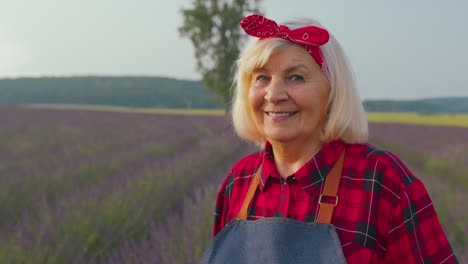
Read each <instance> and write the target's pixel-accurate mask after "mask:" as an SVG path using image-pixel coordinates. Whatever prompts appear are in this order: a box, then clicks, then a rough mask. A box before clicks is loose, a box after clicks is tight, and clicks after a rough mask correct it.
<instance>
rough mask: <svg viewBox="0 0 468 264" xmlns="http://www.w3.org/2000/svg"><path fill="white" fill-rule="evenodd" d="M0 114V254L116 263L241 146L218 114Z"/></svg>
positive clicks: (216, 177)
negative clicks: (205, 115) (209, 115)
mask: <svg viewBox="0 0 468 264" xmlns="http://www.w3.org/2000/svg"><path fill="white" fill-rule="evenodd" d="M0 123H1V124H2V129H1V132H0V133H1V135H0V149H1V151H0V158H1V160H2V162H1V167H0V181H1V184H0V204H2V208H1V209H0V210H1V211H0V216H1V217H0V260H2V263H5V262H6V263H70V262H72V261H75V262H85V263H88V262H90V261H93V260H99V259H101V260H105V261H106V262H109V261H111V260H112V259H111V257H112V256H118V257H117V258H119V259H120V260H117V261H116V262H122V261H123V260H122V256H131V255H132V252H128V251H129V248H132V247H131V245H135V243H138V245H144V241H147V240H148V239H150V238H151V237H153V239H154V237H158V239H168V238H167V237H166V238H161V237H160V236H161V234H164V232H163V231H164V230H165V229H164V230H163V231H160V232H162V233H154V231H152V230H155V228H156V226H159V225H161V224H163V223H165V222H167V221H168V220H171V221H177V219H178V218H179V215H180V214H183V213H184V210H183V203H184V197H185V199H186V200H187V199H189V200H190V199H197V197H200V194H197V192H200V190H201V189H200V188H202V187H201V186H206V185H212V186H215V185H218V184H219V182H220V180H221V179H222V178H223V174H224V173H225V172H226V171H227V169H228V167H229V166H230V165H231V164H232V163H233V162H234V161H235V160H236V159H238V157H239V156H240V155H242V153H244V151H245V150H246V149H247V148H246V146H245V144H242V143H241V142H238V141H237V140H236V139H235V137H234V136H233V135H232V133H230V132H228V131H229V130H228V129H226V126H227V123H226V122H225V121H224V119H222V118H219V117H189V116H177V115H143V114H138V115H136V114H129V113H105V112H92V111H63V110H62V111H54V110H30V109H0ZM213 188H214V187H212V189H213ZM211 196H212V195H211ZM211 196H210V199H212V198H211ZM190 197H194V198H190ZM209 207H210V210H211V211H212V206H211V205H210V206H209ZM206 208H208V207H206ZM207 210H208V209H207ZM200 212H202V211H200ZM202 215H206V212H205V211H203V214H202ZM168 216H170V217H169V218H168ZM210 218H212V214H210ZM202 222H203V223H205V221H202ZM171 224H172V225H173V224H177V223H171ZM174 227H176V228H175V229H174ZM156 229H157V228H156ZM173 229H174V230H178V231H181V230H182V229H180V226H173ZM197 230H198V229H197ZM201 231H203V232H201ZM201 231H200V233H199V234H203V235H204V236H205V239H206V240H207V239H209V233H210V232H209V231H208V230H207V229H204V230H201ZM158 232H159V231H158ZM155 234H156V235H155ZM172 237H173V236H170V237H169V239H170V238H172ZM182 237H184V240H186V239H187V236H185V234H184V235H183V236H182ZM177 243H179V245H180V241H177ZM153 246H154V243H153ZM133 248H135V247H133ZM180 251H181V250H180V249H178V252H180ZM121 252H124V253H123V255H122V253H121ZM133 252H134V253H135V252H137V250H136V249H134V250H133ZM154 252H168V251H167V250H162V251H160V250H156V249H155V251H154ZM174 254H175V253H174ZM114 258H115V257H114ZM184 262H185V261H184ZM127 263H128V262H127ZM163 263H168V262H166V261H163Z"/></svg>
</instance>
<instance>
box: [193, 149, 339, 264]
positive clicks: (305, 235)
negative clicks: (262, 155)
mask: <svg viewBox="0 0 468 264" xmlns="http://www.w3.org/2000/svg"><path fill="white" fill-rule="evenodd" d="M343 157H344V152H343V153H342V154H341V156H340V158H339V159H338V161H337V162H336V163H335V165H334V167H333V168H332V171H331V172H330V174H328V176H327V178H326V181H325V186H324V191H323V192H322V195H321V196H320V198H319V203H320V205H319V215H318V217H317V222H300V221H297V220H294V219H290V218H283V217H268V218H263V219H259V220H256V221H249V220H246V215H247V208H248V206H249V204H250V202H251V200H252V197H253V194H254V193H255V189H256V188H257V186H258V182H259V178H260V173H259V171H260V169H259V170H258V171H257V173H256V175H255V177H254V179H253V180H252V183H251V185H250V187H249V191H248V192H247V195H246V198H245V199H244V203H243V205H242V208H241V210H240V212H239V216H238V217H237V219H235V220H233V221H231V222H230V223H229V224H228V225H227V226H225V227H224V228H223V230H221V232H219V233H218V234H217V235H216V237H215V238H214V239H213V241H212V242H211V245H210V246H209V248H208V250H207V251H206V252H205V254H204V255H203V258H202V261H201V263H203V264H218V263H219V264H221V263H223V264H224V263H233V264H250V263H252V264H263V263H268V264H275V263H278V264H280V263H329V264H333V263H346V260H345V257H344V255H343V251H342V249H341V243H340V240H339V238H338V234H337V233H336V229H335V227H334V226H333V225H331V224H330V221H331V215H332V213H333V207H334V206H336V204H337V203H338V197H337V196H336V193H337V191H338V184H339V179H340V177H341V168H342V166H343ZM332 174H333V175H335V177H334V178H335V182H333V183H330V182H331V181H332V180H329V178H332V177H330V176H331V175H332ZM336 175H338V176H336ZM336 178H338V179H337V181H338V182H336ZM251 189H252V190H251ZM322 196H331V197H334V198H335V199H336V200H335V201H336V202H335V204H326V203H322ZM330 209H331V210H330Z"/></svg>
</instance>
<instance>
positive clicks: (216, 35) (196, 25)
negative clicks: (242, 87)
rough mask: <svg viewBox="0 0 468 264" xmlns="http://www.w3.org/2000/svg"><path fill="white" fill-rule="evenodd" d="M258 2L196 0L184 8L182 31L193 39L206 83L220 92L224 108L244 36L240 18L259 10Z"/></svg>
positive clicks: (209, 87)
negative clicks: (190, 6) (191, 5)
mask: <svg viewBox="0 0 468 264" xmlns="http://www.w3.org/2000/svg"><path fill="white" fill-rule="evenodd" d="M259 2H260V0H251V1H249V0H219V1H218V0H193V7H192V8H186V9H185V8H183V9H182V15H183V17H184V23H183V25H182V26H181V27H180V28H179V33H180V34H181V36H182V37H188V38H190V40H191V41H192V44H193V46H194V48H195V57H196V60H197V70H198V71H199V72H200V73H201V75H202V81H203V84H204V85H205V86H206V87H207V88H208V89H210V90H212V91H214V92H215V93H217V94H218V95H220V96H221V98H222V99H223V103H224V106H225V108H227V107H228V106H229V102H230V100H231V93H230V89H229V87H230V85H231V83H232V77H233V66H234V62H235V60H236V59H237V57H238V56H239V52H240V46H241V44H242V42H243V39H244V37H243V35H242V34H241V28H240V26H239V22H240V20H241V19H242V18H243V17H244V16H245V15H247V14H248V13H252V12H258V11H257V10H258V4H259Z"/></svg>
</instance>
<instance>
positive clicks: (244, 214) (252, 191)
mask: <svg viewBox="0 0 468 264" xmlns="http://www.w3.org/2000/svg"><path fill="white" fill-rule="evenodd" d="M261 170H262V166H261V165H260V167H259V168H258V170H257V172H256V173H255V176H254V177H253V179H252V182H251V183H250V186H249V190H248V191H247V195H246V196H245V198H244V202H243V203H242V207H241V209H240V211H239V214H238V215H237V220H247V209H248V207H249V204H250V202H251V201H252V198H253V196H254V194H255V191H256V190H257V187H258V184H259V183H260V171H261Z"/></svg>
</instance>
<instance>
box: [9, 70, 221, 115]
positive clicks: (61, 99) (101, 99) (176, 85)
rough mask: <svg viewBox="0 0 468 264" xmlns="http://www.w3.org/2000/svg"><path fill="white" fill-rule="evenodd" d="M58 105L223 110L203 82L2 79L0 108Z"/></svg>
mask: <svg viewBox="0 0 468 264" xmlns="http://www.w3.org/2000/svg"><path fill="white" fill-rule="evenodd" d="M54 103H57V104H92V105H111V106H127V107H164V108H223V105H222V104H221V103H220V100H219V99H218V98H217V97H216V96H215V95H214V94H213V93H211V92H210V91H208V90H207V89H206V88H205V87H204V86H203V85H202V84H201V82H200V81H188V80H178V79H173V78H164V77H98V76H89V77H41V78H16V79H0V105H24V104H54Z"/></svg>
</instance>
